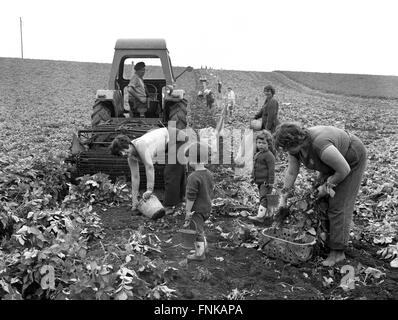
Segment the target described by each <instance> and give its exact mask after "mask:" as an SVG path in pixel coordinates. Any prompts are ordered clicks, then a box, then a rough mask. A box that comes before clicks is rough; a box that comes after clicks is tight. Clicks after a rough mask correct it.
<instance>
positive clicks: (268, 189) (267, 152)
mask: <svg viewBox="0 0 398 320" xmlns="http://www.w3.org/2000/svg"><path fill="white" fill-rule="evenodd" d="M275 154H276V151H275V147H274V143H273V139H272V135H271V133H270V132H269V131H267V130H262V131H261V132H260V133H259V134H258V135H257V136H256V153H255V155H254V160H253V172H252V178H253V180H254V182H255V183H256V184H257V186H258V190H259V193H260V205H259V208H258V213H257V216H251V217H249V219H251V220H254V221H258V222H264V219H265V217H268V216H269V215H270V213H267V195H268V194H271V193H272V188H273V185H274V181H275Z"/></svg>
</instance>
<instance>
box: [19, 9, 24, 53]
mask: <svg viewBox="0 0 398 320" xmlns="http://www.w3.org/2000/svg"><path fill="white" fill-rule="evenodd" d="M19 29H20V30H21V56H22V59H23V40H22V17H19Z"/></svg>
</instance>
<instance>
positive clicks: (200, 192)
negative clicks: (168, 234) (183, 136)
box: [184, 142, 214, 261]
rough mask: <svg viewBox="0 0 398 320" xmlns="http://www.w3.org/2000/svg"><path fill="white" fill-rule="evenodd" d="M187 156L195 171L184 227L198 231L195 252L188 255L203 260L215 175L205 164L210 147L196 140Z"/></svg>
mask: <svg viewBox="0 0 398 320" xmlns="http://www.w3.org/2000/svg"><path fill="white" fill-rule="evenodd" d="M185 156H186V157H188V163H189V165H190V167H192V168H193V169H194V172H192V173H191V174H190V175H189V176H188V179H187V185H186V206H185V209H186V214H185V224H184V227H188V226H189V227H190V229H192V230H195V231H196V238H195V243H194V244H195V253H193V254H190V255H188V256H187V260H188V261H190V260H196V261H202V260H205V258H206V256H205V253H206V252H207V241H206V236H205V232H204V223H205V221H206V220H207V219H208V218H209V216H210V212H211V199H212V198H213V188H214V182H213V175H212V173H211V172H210V171H209V170H207V169H206V168H205V166H204V164H205V163H207V161H208V147H207V146H205V145H204V144H202V143H199V142H195V143H193V144H191V145H190V146H189V147H188V149H187V150H186V152H185Z"/></svg>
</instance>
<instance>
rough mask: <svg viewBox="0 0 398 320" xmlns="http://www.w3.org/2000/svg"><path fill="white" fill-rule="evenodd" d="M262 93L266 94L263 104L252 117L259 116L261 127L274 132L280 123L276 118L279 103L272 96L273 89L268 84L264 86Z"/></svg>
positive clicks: (257, 117)
mask: <svg viewBox="0 0 398 320" xmlns="http://www.w3.org/2000/svg"><path fill="white" fill-rule="evenodd" d="M264 94H265V96H266V98H265V101H264V105H263V106H262V108H261V110H260V111H259V112H258V113H257V114H256V115H255V116H254V119H259V118H261V119H262V121H263V123H262V126H261V129H266V130H268V131H271V133H274V132H275V129H276V126H277V125H278V124H279V123H280V122H279V119H278V111H279V104H278V101H276V99H275V98H274V95H275V89H274V87H273V86H271V85H268V86H265V87H264Z"/></svg>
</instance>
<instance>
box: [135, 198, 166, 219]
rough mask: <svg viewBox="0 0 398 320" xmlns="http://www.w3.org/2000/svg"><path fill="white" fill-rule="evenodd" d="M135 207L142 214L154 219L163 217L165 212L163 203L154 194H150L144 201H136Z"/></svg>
mask: <svg viewBox="0 0 398 320" xmlns="http://www.w3.org/2000/svg"><path fill="white" fill-rule="evenodd" d="M137 209H138V211H140V212H141V213H142V214H143V215H144V216H146V217H148V218H150V219H154V220H156V219H159V218H161V217H163V216H164V214H165V209H164V207H163V205H162V204H161V203H160V201H159V199H158V198H157V197H156V196H155V195H154V194H152V195H151V196H150V198H149V199H148V200H146V201H145V200H144V199H142V200H141V201H140V202H139V203H138V207H137Z"/></svg>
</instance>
